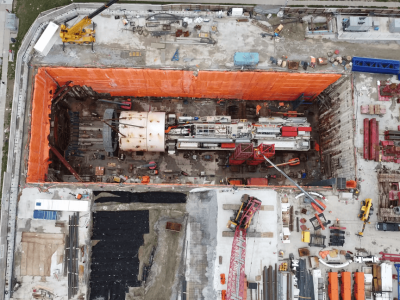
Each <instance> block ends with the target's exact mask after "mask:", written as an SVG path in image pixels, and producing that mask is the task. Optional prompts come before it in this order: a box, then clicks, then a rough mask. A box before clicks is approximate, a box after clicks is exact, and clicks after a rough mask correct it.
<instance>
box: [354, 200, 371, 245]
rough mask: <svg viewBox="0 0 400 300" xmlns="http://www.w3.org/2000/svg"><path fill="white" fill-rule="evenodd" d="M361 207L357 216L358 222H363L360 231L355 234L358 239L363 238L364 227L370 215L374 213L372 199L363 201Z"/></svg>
mask: <svg viewBox="0 0 400 300" xmlns="http://www.w3.org/2000/svg"><path fill="white" fill-rule="evenodd" d="M362 205H363V206H361V212H360V213H359V215H358V217H359V218H360V220H361V221H363V227H362V230H361V231H360V232H359V233H358V234H357V235H358V236H360V237H362V236H364V230H365V225H367V223H369V218H370V217H371V215H372V213H373V211H374V206H373V204H372V199H370V198H367V199H365V201H363V202H362Z"/></svg>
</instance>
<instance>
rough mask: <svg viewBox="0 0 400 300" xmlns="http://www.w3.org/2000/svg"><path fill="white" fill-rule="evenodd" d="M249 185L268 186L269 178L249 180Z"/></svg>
mask: <svg viewBox="0 0 400 300" xmlns="http://www.w3.org/2000/svg"><path fill="white" fill-rule="evenodd" d="M247 185H263V186H266V185H268V179H267V178H249V179H247Z"/></svg>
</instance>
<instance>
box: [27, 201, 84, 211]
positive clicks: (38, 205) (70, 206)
mask: <svg viewBox="0 0 400 300" xmlns="http://www.w3.org/2000/svg"><path fill="white" fill-rule="evenodd" d="M35 209H36V210H54V211H81V212H84V211H88V210H89V201H84V200H48V199H38V200H36V201H35Z"/></svg>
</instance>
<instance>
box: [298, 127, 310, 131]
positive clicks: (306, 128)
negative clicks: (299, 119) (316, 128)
mask: <svg viewBox="0 0 400 300" xmlns="http://www.w3.org/2000/svg"><path fill="white" fill-rule="evenodd" d="M297 129H298V130H301V131H311V127H297Z"/></svg>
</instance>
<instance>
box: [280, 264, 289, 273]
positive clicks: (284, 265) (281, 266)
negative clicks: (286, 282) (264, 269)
mask: <svg viewBox="0 0 400 300" xmlns="http://www.w3.org/2000/svg"><path fill="white" fill-rule="evenodd" d="M287 269H288V263H286V262H284V263H281V264H280V265H279V271H281V272H285V271H287Z"/></svg>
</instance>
